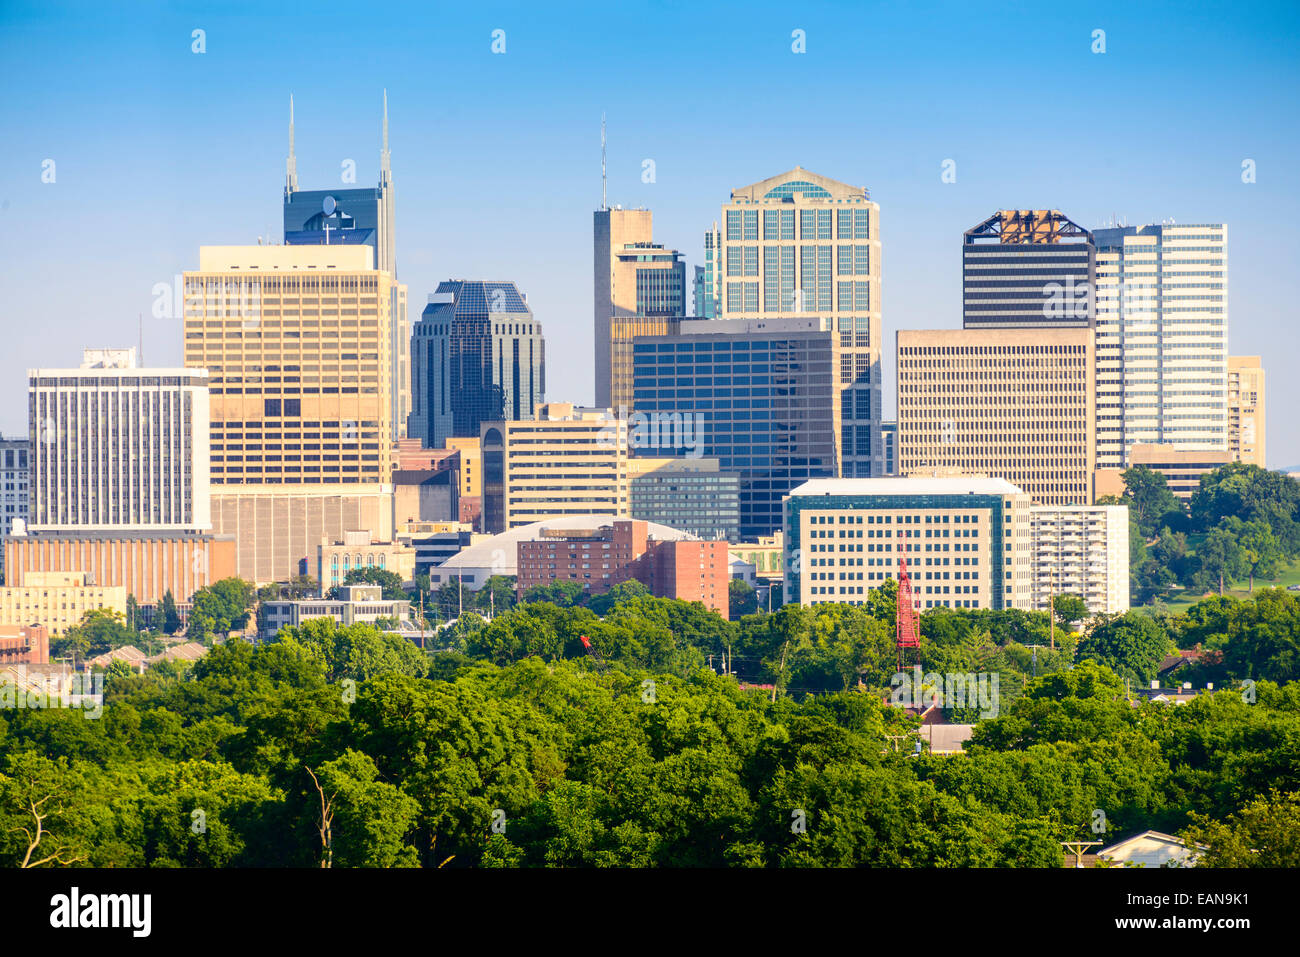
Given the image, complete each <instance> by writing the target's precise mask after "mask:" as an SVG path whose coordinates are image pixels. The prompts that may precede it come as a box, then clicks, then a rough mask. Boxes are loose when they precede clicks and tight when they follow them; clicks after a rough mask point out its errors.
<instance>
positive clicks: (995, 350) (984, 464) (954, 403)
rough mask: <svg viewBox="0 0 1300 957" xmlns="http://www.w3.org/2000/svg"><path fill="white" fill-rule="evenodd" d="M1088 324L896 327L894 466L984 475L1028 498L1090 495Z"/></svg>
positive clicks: (1061, 501) (1071, 499) (902, 470)
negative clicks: (997, 479)
mask: <svg viewBox="0 0 1300 957" xmlns="http://www.w3.org/2000/svg"><path fill="white" fill-rule="evenodd" d="M1093 377H1094V368H1093V336H1092V330H1091V329H1086V328H1081V329H1073V328H1064V329H1041V328H1032V329H1031V328H1021V329H953V330H926V331H910V330H900V331H899V332H898V471H899V474H900V475H903V476H907V475H912V474H920V473H923V472H929V471H931V470H934V469H939V470H956V471H962V472H968V473H980V474H984V475H991V476H993V477H995V478H1000V479H1005V480H1006V481H1008V482H1011V483H1012V484H1014V485H1015V486H1017V487H1018V488H1020V489H1022V490H1023V491H1024V492H1025V493H1027V494H1028V495H1030V496H1031V498H1032V500H1033V502H1034V504H1037V505H1083V504H1091V503H1092V501H1093V500H1094V499H1093V470H1094V459H1093V456H1094V454H1095V441H1096V437H1095V427H1096V419H1095V412H1094V408H1093V386H1094V379H1093Z"/></svg>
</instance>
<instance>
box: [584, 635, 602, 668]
mask: <svg viewBox="0 0 1300 957" xmlns="http://www.w3.org/2000/svg"><path fill="white" fill-rule="evenodd" d="M578 638H579V639H581V641H582V647H583V648H585V649H587V656H588V657H589V658H591V660H592V661H594V662H595V663H596V669H597V670H598V671H599V672H600V673H601V674H604V673H605V668H606V667H607V666H606V665H605V659H604V657H603V656H602V655H601V653H600V652H599V651H597V650H596V646H595V645H593V644H592V643H591V639H590V638H588V637H587V636H586V635H579V636H578Z"/></svg>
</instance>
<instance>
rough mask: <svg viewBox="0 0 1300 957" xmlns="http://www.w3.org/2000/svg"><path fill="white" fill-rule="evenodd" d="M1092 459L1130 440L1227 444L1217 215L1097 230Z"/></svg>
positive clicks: (1118, 457) (1126, 460) (1222, 259)
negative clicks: (1195, 221)
mask: <svg viewBox="0 0 1300 957" xmlns="http://www.w3.org/2000/svg"><path fill="white" fill-rule="evenodd" d="M1093 235H1094V236H1095V238H1096V244H1097V286H1096V317H1097V329H1096V334H1097V388H1096V391H1097V465H1098V467H1101V468H1124V467H1125V466H1127V465H1130V464H1132V463H1131V460H1130V456H1129V450H1130V449H1131V448H1132V446H1134V445H1136V444H1142V445H1170V446H1173V447H1175V448H1178V449H1226V448H1227V447H1228V428H1229V427H1228V408H1227V406H1228V396H1227V392H1228V355H1227V353H1228V294H1227V290H1228V255H1227V242H1228V231H1227V227H1226V226H1224V225H1222V224H1217V225H1216V224H1208V225H1185V226H1179V225H1174V224H1172V223H1170V224H1164V225H1159V226H1123V227H1118V228H1111V229H1098V230H1095V231H1094V234H1093Z"/></svg>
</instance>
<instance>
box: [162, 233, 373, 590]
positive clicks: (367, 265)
mask: <svg viewBox="0 0 1300 957" xmlns="http://www.w3.org/2000/svg"><path fill="white" fill-rule="evenodd" d="M392 293H393V279H392V276H391V275H390V274H389V273H387V272H384V271H381V270H377V269H375V268H374V264H373V250H372V249H371V248H370V247H369V246H364V245H347V246H315V245H302V246H292V245H291V246H205V247H203V248H202V249H201V250H200V252H199V269H198V270H197V271H196V272H187V273H186V274H185V359H186V362H187V363H193V364H194V365H195V367H197V368H205V369H207V370H208V372H209V375H210V393H211V394H210V408H211V456H212V516H213V526H214V528H215V530H216V531H217V533H218V534H228V535H234V536H235V537H236V538H237V540H238V542H239V551H238V556H237V564H238V569H239V574H240V576H241V577H243V578H248V579H251V580H254V581H258V582H264V581H275V580H280V581H283V580H286V579H288V578H289V577H291V576H292V575H295V574H297V573H298V572H299V571H300V570H301V569H302V568H303V567H304V566H306V565H309V564H310V563H311V562H312V561H313V560H314V558H315V552H316V547H317V545H319V543H320V540H321V539H322V538H325V539H328V540H330V541H339V540H341V539H342V537H343V533H344V532H345V531H347V530H349V529H356V528H367V529H370V531H371V533H372V534H373V535H375V536H376V537H377V538H380V539H381V540H389V539H391V537H392V521H393V518H392V508H393V506H392V486H391V484H390V482H391V476H392V470H393V457H394V450H393V434H394V429H393V394H394V392H393V386H392V382H391V381H390V380H391V377H392V376H393V369H394V365H395V364H394V362H393V356H392V351H393V337H392V324H393V318H392V315H391V312H392V303H393V301H394V297H393V295H392Z"/></svg>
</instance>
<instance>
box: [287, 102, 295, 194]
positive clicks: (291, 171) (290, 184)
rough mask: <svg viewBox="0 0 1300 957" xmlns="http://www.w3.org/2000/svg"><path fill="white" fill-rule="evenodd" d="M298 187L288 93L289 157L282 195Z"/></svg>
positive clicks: (292, 191) (291, 105)
mask: <svg viewBox="0 0 1300 957" xmlns="http://www.w3.org/2000/svg"><path fill="white" fill-rule="evenodd" d="M297 189H298V159H297V157H295V156H294V155H293V94H292V93H290V94H289V159H288V162H286V163H285V184H284V195H285V196H289V195H291V194H292V193H294V192H296V191H297Z"/></svg>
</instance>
